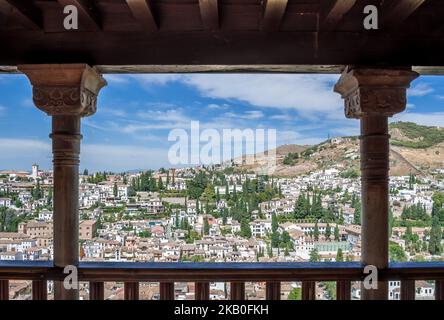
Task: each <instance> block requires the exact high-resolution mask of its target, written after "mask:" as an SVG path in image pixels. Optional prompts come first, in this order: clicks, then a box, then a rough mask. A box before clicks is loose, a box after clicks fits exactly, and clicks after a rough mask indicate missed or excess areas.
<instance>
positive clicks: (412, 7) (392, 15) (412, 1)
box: [382, 0, 427, 29]
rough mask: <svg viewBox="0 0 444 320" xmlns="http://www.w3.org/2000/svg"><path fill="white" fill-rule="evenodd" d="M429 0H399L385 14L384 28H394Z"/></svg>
mask: <svg viewBox="0 0 444 320" xmlns="http://www.w3.org/2000/svg"><path fill="white" fill-rule="evenodd" d="M426 1H427V0H397V1H395V2H394V3H393V6H392V7H391V8H390V9H388V8H387V10H388V13H387V14H384V12H382V15H383V19H382V22H383V24H382V25H383V27H384V29H394V28H396V27H398V26H399V25H401V24H402V23H403V22H404V21H405V20H407V19H408V18H409V17H410V16H411V15H412V14H413V13H414V12H415V11H416V10H417V9H418V8H419V7H420V6H421V5H422V4H423V3H425V2H426Z"/></svg>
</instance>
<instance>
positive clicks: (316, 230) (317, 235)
mask: <svg viewBox="0 0 444 320" xmlns="http://www.w3.org/2000/svg"><path fill="white" fill-rule="evenodd" d="M313 238H314V239H315V241H319V227H318V222H317V221H316V223H315V226H314V230H313Z"/></svg>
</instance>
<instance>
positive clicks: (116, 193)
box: [113, 182, 119, 198]
mask: <svg viewBox="0 0 444 320" xmlns="http://www.w3.org/2000/svg"><path fill="white" fill-rule="evenodd" d="M113 195H114V198H117V196H118V195H119V189H118V188H117V183H116V182H114V186H113Z"/></svg>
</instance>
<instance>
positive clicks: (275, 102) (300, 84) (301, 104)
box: [129, 74, 343, 113]
mask: <svg viewBox="0 0 444 320" xmlns="http://www.w3.org/2000/svg"><path fill="white" fill-rule="evenodd" d="M129 77H131V78H132V79H134V80H136V81H137V82H139V84H140V85H142V86H143V87H145V88H152V86H153V85H165V84H167V83H169V82H182V83H184V84H186V85H188V86H190V87H193V88H196V89H197V90H198V91H199V92H200V94H201V95H202V96H204V97H209V98H215V99H228V100H230V99H236V100H239V101H242V102H246V103H249V104H251V105H253V106H257V107H268V108H281V109H294V110H297V111H300V112H303V113H313V112H322V113H334V112H337V111H338V110H340V109H341V108H342V105H343V103H342V101H341V98H340V96H339V95H338V94H337V93H334V92H333V85H334V83H335V82H336V81H337V79H338V78H339V75H308V74H297V75H290V74H191V75H190V74H182V75H181V74H149V75H131V76H129ZM215 106H216V105H213V106H212V107H213V108H215Z"/></svg>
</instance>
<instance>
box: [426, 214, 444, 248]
mask: <svg viewBox="0 0 444 320" xmlns="http://www.w3.org/2000/svg"><path fill="white" fill-rule="evenodd" d="M441 240H442V229H441V224H440V223H439V219H438V217H437V216H434V217H433V220H432V228H431V229H430V240H429V252H430V254H432V255H440V254H441V253H442V245H441Z"/></svg>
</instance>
